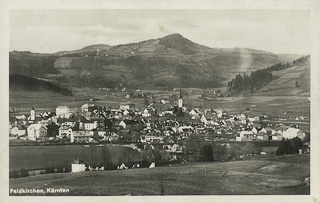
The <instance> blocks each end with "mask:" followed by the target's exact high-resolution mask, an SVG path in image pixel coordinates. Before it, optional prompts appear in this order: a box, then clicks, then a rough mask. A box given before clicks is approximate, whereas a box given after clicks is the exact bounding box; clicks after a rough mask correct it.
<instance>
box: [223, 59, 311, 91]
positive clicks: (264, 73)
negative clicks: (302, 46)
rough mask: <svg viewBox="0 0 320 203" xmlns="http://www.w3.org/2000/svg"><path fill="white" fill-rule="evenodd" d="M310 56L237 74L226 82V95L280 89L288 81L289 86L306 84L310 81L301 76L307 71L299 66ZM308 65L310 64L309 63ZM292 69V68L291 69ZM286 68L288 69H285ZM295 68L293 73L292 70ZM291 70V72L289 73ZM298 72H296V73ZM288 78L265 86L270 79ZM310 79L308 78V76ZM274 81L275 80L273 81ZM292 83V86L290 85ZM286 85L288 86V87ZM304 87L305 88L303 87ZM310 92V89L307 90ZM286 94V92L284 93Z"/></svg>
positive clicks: (306, 61) (305, 62)
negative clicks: (273, 84)
mask: <svg viewBox="0 0 320 203" xmlns="http://www.w3.org/2000/svg"><path fill="white" fill-rule="evenodd" d="M309 59H310V56H303V57H301V58H299V59H297V60H294V61H292V62H291V63H289V62H287V63H278V64H275V65H273V66H270V67H267V68H265V69H261V70H257V71H253V72H251V74H250V75H249V74H245V73H244V74H243V75H240V74H238V75H237V76H236V77H235V78H234V79H232V80H231V81H229V82H228V84H227V91H228V93H227V94H228V95H238V94H246V93H256V92H258V91H259V90H262V91H260V92H268V91H269V90H274V89H280V88H281V87H287V86H288V84H289V82H290V84H289V86H290V87H291V88H294V87H299V86H303V87H305V86H307V85H308V84H309V83H310V81H308V78H305V77H304V78H302V76H306V75H308V71H307V70H305V69H303V70H302V69H301V68H300V66H304V65H306V64H307V63H308V61H309ZM309 67H310V64H309ZM291 69H292V70H291ZM285 70H288V71H285ZM293 70H295V73H292V71H293ZM290 71H291V73H290ZM297 72H298V73H297ZM283 78H287V79H288V78H290V81H289V80H286V82H284V80H281V81H282V82H284V83H283V84H281V83H277V85H276V86H278V87H274V86H272V87H268V88H267V87H265V86H266V85H267V84H269V83H270V82H271V81H277V80H278V79H283ZM309 80H310V78H309ZM273 83H275V82H273ZM291 83H292V84H293V83H294V84H293V86H292V85H291ZM289 86H288V87H289ZM305 89H306V88H305ZM309 92H310V90H309ZM285 95H286V94H285Z"/></svg>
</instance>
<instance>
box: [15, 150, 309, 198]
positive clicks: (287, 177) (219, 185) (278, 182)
mask: <svg viewBox="0 0 320 203" xmlns="http://www.w3.org/2000/svg"><path fill="white" fill-rule="evenodd" d="M309 175H310V157H309V155H285V156H280V157H274V156H271V157H270V156H267V157H265V158H262V157H259V159H258V160H246V161H232V162H212V163H184V164H175V165H172V166H163V167H156V168H153V169H148V168H141V169H129V170H114V171H91V172H81V173H76V174H73V173H70V174H46V175H40V176H32V177H26V178H18V179H10V188H26V187H27V188H43V189H45V188H66V189H70V193H68V194H63V195H160V194H161V186H160V185H161V178H162V179H163V187H162V188H163V189H164V195H230V194H282V195H285V194H309V193H310V192H309V190H310V187H309V183H308V181H305V180H306V178H308V177H309ZM59 195H61V194H59Z"/></svg>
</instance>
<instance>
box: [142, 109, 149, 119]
mask: <svg viewBox="0 0 320 203" xmlns="http://www.w3.org/2000/svg"><path fill="white" fill-rule="evenodd" d="M141 116H142V117H150V116H151V114H150V113H149V111H148V109H145V110H143V112H142V114H141Z"/></svg>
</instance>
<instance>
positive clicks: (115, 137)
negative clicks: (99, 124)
mask: <svg viewBox="0 0 320 203" xmlns="http://www.w3.org/2000/svg"><path fill="white" fill-rule="evenodd" d="M119 138H120V136H119V135H118V134H116V133H114V132H111V133H107V135H105V136H104V138H103V140H104V141H118V140H119Z"/></svg>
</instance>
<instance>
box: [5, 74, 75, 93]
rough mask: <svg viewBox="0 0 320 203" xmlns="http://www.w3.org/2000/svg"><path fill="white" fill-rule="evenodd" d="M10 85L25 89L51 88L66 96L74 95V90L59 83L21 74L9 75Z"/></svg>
mask: <svg viewBox="0 0 320 203" xmlns="http://www.w3.org/2000/svg"><path fill="white" fill-rule="evenodd" d="M9 86H10V88H12V87H19V88H23V89H25V90H40V89H45V90H50V91H54V92H57V93H60V94H62V95H65V96H72V91H71V90H70V89H68V88H64V87H60V86H59V85H57V84H53V83H51V82H48V81H44V80H38V79H36V78H32V77H28V76H24V75H19V74H11V75H10V76H9Z"/></svg>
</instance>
